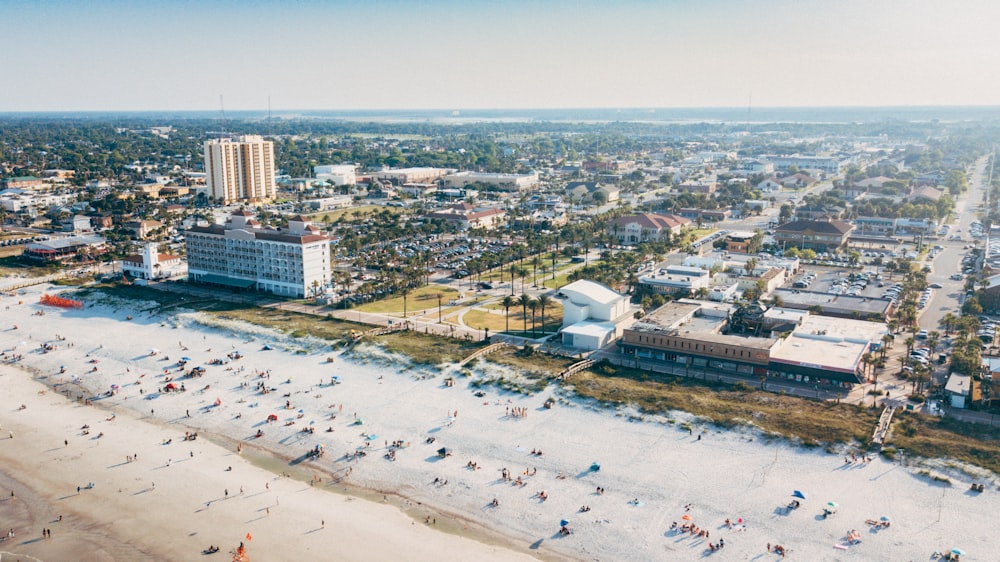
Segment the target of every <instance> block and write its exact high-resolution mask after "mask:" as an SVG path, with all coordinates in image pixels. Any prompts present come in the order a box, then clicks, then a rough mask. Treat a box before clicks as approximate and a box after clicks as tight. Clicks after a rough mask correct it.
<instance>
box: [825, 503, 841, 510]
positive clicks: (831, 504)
mask: <svg viewBox="0 0 1000 562" xmlns="http://www.w3.org/2000/svg"><path fill="white" fill-rule="evenodd" d="M826 506H827V507H832V508H834V509H837V508H838V507H840V506H839V505H837V502H826Z"/></svg>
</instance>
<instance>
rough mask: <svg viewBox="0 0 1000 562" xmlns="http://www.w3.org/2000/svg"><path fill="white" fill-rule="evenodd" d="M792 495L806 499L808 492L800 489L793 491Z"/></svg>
mask: <svg viewBox="0 0 1000 562" xmlns="http://www.w3.org/2000/svg"><path fill="white" fill-rule="evenodd" d="M792 497H793V498H799V499H800V500H804V499H806V494H805V492H801V491H799V490H795V491H794V492H792Z"/></svg>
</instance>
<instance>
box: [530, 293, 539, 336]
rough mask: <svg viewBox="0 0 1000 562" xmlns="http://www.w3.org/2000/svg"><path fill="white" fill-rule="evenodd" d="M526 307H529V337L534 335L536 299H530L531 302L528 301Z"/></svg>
mask: <svg viewBox="0 0 1000 562" xmlns="http://www.w3.org/2000/svg"><path fill="white" fill-rule="evenodd" d="M528 308H530V309H531V337H535V312H536V311H537V310H538V301H537V300H536V299H531V302H529V303H528Z"/></svg>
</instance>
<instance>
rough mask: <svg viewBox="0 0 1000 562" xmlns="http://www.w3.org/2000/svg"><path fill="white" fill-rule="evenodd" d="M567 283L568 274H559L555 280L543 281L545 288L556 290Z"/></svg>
mask: <svg viewBox="0 0 1000 562" xmlns="http://www.w3.org/2000/svg"><path fill="white" fill-rule="evenodd" d="M567 283H569V273H561V274H559V275H556V278H555V279H546V280H545V286H546V287H548V288H549V289H558V288H560V287H562V286H563V285H566V284H567Z"/></svg>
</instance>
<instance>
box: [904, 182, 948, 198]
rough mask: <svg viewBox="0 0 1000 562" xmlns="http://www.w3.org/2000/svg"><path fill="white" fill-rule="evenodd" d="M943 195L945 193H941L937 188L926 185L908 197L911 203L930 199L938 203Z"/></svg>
mask: <svg viewBox="0 0 1000 562" xmlns="http://www.w3.org/2000/svg"><path fill="white" fill-rule="evenodd" d="M942 195H944V191H941V190H940V189H938V188H936V187H931V186H929V185H925V186H921V187H918V188H915V189H914V190H913V191H911V192H910V195H908V196H907V199H909V200H910V201H913V200H914V199H930V200H931V201H937V200H938V199H940V198H941V196H942Z"/></svg>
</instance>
